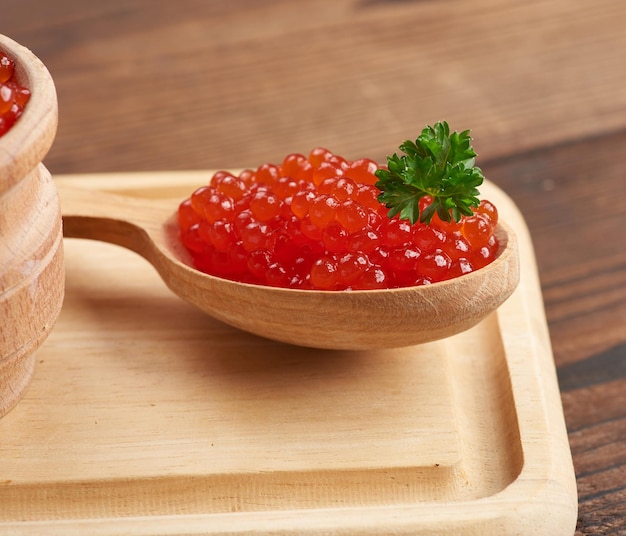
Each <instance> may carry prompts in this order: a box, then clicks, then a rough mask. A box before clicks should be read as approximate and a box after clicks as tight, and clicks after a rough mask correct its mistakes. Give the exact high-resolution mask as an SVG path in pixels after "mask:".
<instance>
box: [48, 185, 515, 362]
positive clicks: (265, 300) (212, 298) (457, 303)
mask: <svg viewBox="0 0 626 536" xmlns="http://www.w3.org/2000/svg"><path fill="white" fill-rule="evenodd" d="M58 190H59V195H60V197H61V208H62V212H63V221H64V236H66V237H76V238H89V239H96V240H101V241H104V242H110V243H113V244H118V245H120V246H123V247H125V248H128V249H131V250H133V251H135V252H137V253H138V254H140V255H141V256H143V257H145V258H146V259H147V260H148V261H149V262H150V263H151V264H152V265H153V266H154V267H155V268H156V270H157V271H158V272H159V274H160V275H161V277H162V279H163V281H164V282H165V283H166V284H167V286H168V287H169V288H170V289H171V290H172V291H173V292H175V293H176V294H177V295H178V296H180V297H181V298H182V299H184V300H186V301H188V302H190V303H192V304H194V305H195V306H197V307H199V308H200V309H201V310H203V311H204V312H206V313H208V314H210V315H211V316H213V317H215V318H217V319H219V320H221V321H223V322H225V323H227V324H230V325H232V326H235V327H238V328H240V329H242V330H245V331H248V332H251V333H255V334H257V335H261V336H263V337H267V338H269V339H274V340H277V341H282V342H286V343H291V344H297V345H300V346H309V347H315V348H327V349H348V350H357V349H368V348H392V347H401V346H409V345H414V344H420V343H424V342H428V341H433V340H436V339H441V338H444V337H448V336H451V335H454V334H456V333H459V332H461V331H464V330H466V329H468V328H470V327H472V326H474V325H475V324H477V323H478V322H479V321H480V320H481V319H483V318H484V317H486V316H487V315H488V314H489V313H490V312H492V311H494V310H495V309H496V308H497V307H498V306H499V305H500V304H502V303H503V302H504V300H506V298H508V297H509V295H510V294H511V293H512V292H513V290H514V289H515V287H516V286H517V284H518V281H519V266H518V254H517V243H516V239H515V236H514V234H513V232H512V230H511V229H510V228H509V227H508V226H507V225H505V224H502V223H500V224H498V227H497V229H496V235H497V237H498V239H499V241H500V249H499V252H498V255H497V258H496V259H495V260H494V261H493V262H492V263H491V264H489V265H488V266H487V267H485V268H483V269H481V270H478V271H476V272H472V273H470V274H467V275H465V276H463V277H459V278H455V279H453V280H449V281H444V282H441V283H436V284H433V285H426V286H419V287H410V288H401V289H390V290H371V291H361V290H360V291H315V290H293V289H282V288H273V287H266V286H261V285H251V284H245V283H237V282H234V281H229V280H226V279H221V278H219V277H214V276H211V275H207V274H204V273H202V272H200V271H198V270H196V269H195V268H193V267H192V264H191V259H190V256H189V254H188V253H187V251H186V250H185V248H184V247H183V246H182V244H181V243H180V241H179V239H178V225H177V223H176V214H175V211H176V209H177V207H178V201H176V200H174V201H171V202H164V201H163V200H154V199H142V198H137V197H127V196H123V195H118V194H111V193H105V192H101V191H95V190H86V189H80V188H77V187H74V186H67V185H64V184H63V183H62V182H61V184H59V185H58Z"/></svg>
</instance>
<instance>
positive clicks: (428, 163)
mask: <svg viewBox="0 0 626 536" xmlns="http://www.w3.org/2000/svg"><path fill="white" fill-rule="evenodd" d="M470 142H471V137H470V133H469V130H465V131H463V132H461V133H458V132H453V133H452V134H450V127H449V126H448V123H446V122H445V121H442V122H439V123H435V125H434V126H432V127H431V126H427V127H426V128H424V130H422V133H421V134H420V135H419V137H418V138H417V140H415V141H414V142H413V141H409V140H407V141H405V142H404V143H403V144H402V145H400V150H401V151H402V152H403V154H402V155H398V154H397V153H396V154H394V155H393V156H389V157H387V169H379V170H378V171H376V177H377V178H378V182H377V183H376V187H377V188H378V189H379V190H381V194H380V195H379V196H378V200H379V201H380V202H381V203H383V204H384V205H385V206H386V207H387V208H388V209H389V217H390V218H393V217H394V216H395V215H396V214H399V215H400V218H402V219H408V220H410V221H411V223H415V222H417V221H420V222H425V223H430V221H431V219H432V218H433V216H434V215H435V214H437V215H438V216H439V218H441V219H442V220H443V221H448V222H449V221H451V220H452V219H454V220H455V221H457V222H458V221H460V219H461V217H462V216H471V215H472V214H473V212H472V207H477V206H478V205H479V203H480V200H479V199H478V195H479V191H478V186H480V185H481V184H482V182H483V180H484V176H483V173H482V171H481V170H480V168H478V167H476V166H475V165H474V159H475V157H476V153H475V152H474V149H473V148H472V146H471V144H470ZM425 196H429V197H430V198H431V199H432V202H431V203H430V204H429V205H428V206H426V207H425V208H424V210H422V211H421V212H420V199H422V198H423V197H425Z"/></svg>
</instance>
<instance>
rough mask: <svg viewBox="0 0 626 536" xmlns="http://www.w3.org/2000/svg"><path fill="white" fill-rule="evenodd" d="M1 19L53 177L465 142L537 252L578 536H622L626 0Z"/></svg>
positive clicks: (448, 0)
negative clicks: (46, 99) (43, 111)
mask: <svg viewBox="0 0 626 536" xmlns="http://www.w3.org/2000/svg"><path fill="white" fill-rule="evenodd" d="M3 4H4V5H2V8H1V9H2V16H1V18H0V32H1V33H4V34H7V35H9V36H10V37H12V38H13V39H15V40H17V41H19V42H21V43H22V44H25V45H27V46H28V47H29V48H31V49H33V51H34V52H35V53H36V54H37V55H38V56H39V57H40V58H41V59H42V60H43V61H44V63H46V65H47V66H48V68H49V69H50V71H51V72H52V75H53V77H54V79H55V81H56V84H57V91H58V96H59V113H60V124H59V130H58V135H57V138H56V142H55V145H54V147H53V149H52V151H51V153H50V154H49V157H48V158H47V160H46V165H47V166H48V167H49V169H50V170H51V171H52V173H53V174H60V173H78V172H80V173H83V172H103V171H143V170H148V171H149V170H176V169H178V170H183V169H214V168H232V167H237V168H239V167H246V166H256V165H257V164H259V163H262V162H265V161H275V160H278V159H280V158H282V156H283V155H284V154H286V153H288V152H306V151H308V150H309V149H311V148H312V147H314V146H318V145H324V146H327V147H328V148H330V149H333V150H335V151H337V152H340V153H343V154H345V155H346V156H348V157H358V156H368V157H371V158H374V159H376V160H381V161H382V160H383V159H384V156H385V155H386V154H388V153H390V152H392V151H393V150H394V149H395V147H397V145H398V143H399V142H401V141H402V140H403V139H405V138H411V137H414V136H416V135H417V133H418V132H419V130H420V129H421V128H422V127H423V126H424V124H425V123H430V122H432V121H435V120H438V119H447V120H448V121H449V122H450V123H451V125H452V127H453V128H455V129H459V130H461V129H466V128H470V129H472V132H473V135H474V138H475V140H474V145H475V147H476V149H477V150H478V152H479V160H478V162H479V164H480V165H481V167H482V168H483V170H484V171H485V173H486V175H487V176H488V177H489V178H490V179H491V180H492V181H493V182H495V183H496V184H497V185H498V186H500V187H501V188H503V189H504V190H505V191H506V192H507V193H508V194H509V195H510V196H511V197H512V198H513V200H514V201H515V202H516V203H517V205H518V206H519V208H520V209H521V211H522V213H523V214H524V216H525V219H526V221H527V224H528V226H529V228H530V231H531V234H532V237H533V243H534V246H535V250H536V254H537V260H538V265H539V275H540V279H541V284H542V287H543V293H544V300H545V306H546V312H547V318H548V325H549V329H550V334H551V337H552V344H553V349H554V355H555V361H556V364H557V367H558V375H559V380H560V385H561V392H562V402H563V405H564V410H565V417H566V422H567V427H568V431H569V439H570V445H571V448H572V453H573V457H574V465H575V468H576V473H577V481H578V493H579V521H578V528H577V535H579V536H580V535H594V534H618V535H619V534H626V486H625V484H624V483H625V482H626V447H625V444H626V409H625V408H626V404H624V401H625V397H626V395H625V394H624V393H626V327H625V326H626V248H625V247H624V245H625V238H626V236H625V232H624V223H623V222H624V216H625V215H626V201H625V199H626V196H625V195H624V194H625V193H626V192H625V189H626V181H625V180H624V176H625V174H626V173H625V172H626V165H625V164H624V159H623V156H622V155H623V151H624V149H623V148H624V145H625V143H626V91H625V90H624V87H626V67H625V64H624V57H625V55H624V51H625V50H626V32H624V24H625V23H626V3H624V2H623V1H621V0H596V1H594V2H589V1H587V0H529V1H527V2H519V1H513V0H445V1H435V0H430V1H429V0H421V1H418V0H414V1H406V0H405V1H401V0H396V1H384V0H346V1H343V2H337V1H330V0H315V1H313V0H302V1H299V2H290V1H287V0H283V1H281V0H275V1H269V0H258V1H252V0H229V1H224V0H213V1H211V2H206V1H201V0H181V1H178V2H169V1H166V0H109V1H107V2H89V3H86V2H81V1H79V0H58V1H55V2H49V1H47V0H20V2H6V1H5V2H3Z"/></svg>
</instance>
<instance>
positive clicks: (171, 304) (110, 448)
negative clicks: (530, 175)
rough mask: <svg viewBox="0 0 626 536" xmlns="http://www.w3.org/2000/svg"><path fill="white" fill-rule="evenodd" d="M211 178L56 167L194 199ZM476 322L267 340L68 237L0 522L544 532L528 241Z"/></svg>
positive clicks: (561, 476)
mask: <svg viewBox="0 0 626 536" xmlns="http://www.w3.org/2000/svg"><path fill="white" fill-rule="evenodd" d="M209 177H210V175H209V174H208V173H198V172H188V173H186V172H178V173H156V174H153V173H151V174H123V175H97V176H80V177H79V176H72V177H70V176H66V177H58V178H57V181H66V182H69V183H73V184H80V185H82V186H84V187H86V188H94V189H98V188H100V189H106V190H110V191H118V192H123V193H126V194H129V195H141V196H146V197H167V198H170V197H172V198H174V199H176V201H173V204H172V211H174V210H175V209H176V206H177V201H180V200H182V199H183V198H184V197H186V196H188V195H189V194H190V193H191V192H192V191H193V189H194V188H195V187H197V186H199V185H201V184H204V183H205V182H207V181H208V179H209ZM483 193H484V196H485V197H487V198H489V199H491V200H492V201H494V202H495V203H496V204H497V205H498V206H499V208H500V213H501V216H502V217H503V218H504V219H506V221H508V223H509V224H511V225H512V226H513V227H514V229H515V230H516V232H517V234H518V237H519V242H520V250H521V251H520V253H521V259H522V274H521V283H520V286H519V288H518V289H517V290H516V291H515V293H514V294H513V296H512V297H511V298H510V299H509V300H508V301H507V302H506V303H505V304H504V305H503V306H502V307H501V308H500V309H499V310H498V311H497V313H496V314H494V315H492V316H491V317H489V318H488V319H487V320H485V321H484V322H482V323H481V324H480V325H478V326H477V327H475V328H474V329H472V330H470V331H468V332H465V333H463V334H461V335H458V336H456V337H453V338H450V339H446V340H443V341H439V342H436V343H431V344H427V345H424V346H420V347H410V348H404V349H399V350H390V351H371V352H330V351H321V350H312V349H302V348H297V347H293V346H288V345H283V344H279V343H274V342H272V341H268V340H264V339H261V338H258V337H255V336H253V335H249V334H246V333H242V332H240V331H237V330H236V329H234V328H231V327H229V326H226V325H224V324H222V323H220V322H218V321H216V320H213V319H211V318H209V317H207V316H205V315H203V314H202V313H200V312H198V311H197V310H195V309H194V308H192V307H191V306H189V305H187V304H185V303H183V302H182V301H180V300H179V299H178V298H177V297H176V296H174V295H173V294H171V293H170V291H169V290H167V288H166V287H165V285H164V284H163V283H162V282H161V281H160V280H159V278H158V276H157V274H156V272H155V271H154V269H153V268H152V267H151V266H150V265H149V264H148V263H147V262H146V261H145V260H143V259H142V258H141V257H139V256H137V255H136V254H134V253H132V252H129V251H126V250H123V249H121V248H119V247H117V246H112V245H109V244H101V243H96V242H88V241H83V240H67V239H66V241H65V246H66V269H67V289H66V299H65V304H64V308H63V311H62V313H61V317H60V320H59V322H58V324H57V325H56V327H55V328H54V330H53V332H52V334H51V335H50V337H49V339H48V340H47V341H46V343H45V344H44V346H43V347H42V348H41V349H40V351H39V352H38V354H37V369H36V373H35V376H34V378H33V381H32V384H31V386H30V388H29V390H28V392H27V394H26V396H25V398H24V399H23V400H22V401H21V402H20V403H19V404H18V406H17V407H16V408H15V409H14V410H13V411H12V412H11V413H9V414H8V415H7V416H6V417H5V418H4V419H2V420H1V421H0V533H1V534H7V533H8V534H16V535H22V534H25V535H26V534H28V535H34V534H37V535H39V534H46V535H63V536H71V535H84V534H89V535H100V534H111V535H121V534H142V535H144V534H177V535H180V534H263V533H274V534H276V533H279V534H293V535H305V534H315V535H317V534H331V533H332V534H416V533H419V534H437V535H443V534H450V535H452V534H453V535H459V534H472V535H481V536H484V535H498V536H502V535H506V534H524V535H525V534H531V533H532V534H550V535H551V536H556V535H561V534H563V535H571V534H573V533H574V530H575V523H576V514H577V495H576V485H575V478H574V471H573V468H572V461H571V455H570V451H569V446H568V441H567V434H566V430H565V426H564V421H563V414H562V408H561V401H560V396H559V391H558V385H557V381H556V375H555V369H554V363H553V359H552V353H551V347H550V340H549V335H548V332H547V328H546V321H545V317H544V311H543V304H542V298H541V292H540V287H539V282H538V278H537V273H536V268H535V260H534V256H533V250H532V246H531V242H530V238H529V235H528V231H527V228H526V225H525V223H524V221H523V219H522V217H521V216H520V214H519V212H518V211H517V209H516V207H515V206H514V204H513V203H512V202H511V200H510V199H509V198H508V197H507V196H506V195H504V194H503V193H502V192H501V191H500V190H498V189H497V188H496V187H494V186H493V185H492V184H486V185H485V187H484V190H483Z"/></svg>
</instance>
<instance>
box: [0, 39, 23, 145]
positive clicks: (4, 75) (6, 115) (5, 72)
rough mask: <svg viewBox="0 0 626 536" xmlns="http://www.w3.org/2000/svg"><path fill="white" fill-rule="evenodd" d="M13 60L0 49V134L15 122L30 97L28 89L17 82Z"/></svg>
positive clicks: (4, 132)
mask: <svg viewBox="0 0 626 536" xmlns="http://www.w3.org/2000/svg"><path fill="white" fill-rule="evenodd" d="M14 71H15V62H14V61H13V60H12V59H11V58H9V56H7V55H6V54H5V53H4V52H2V51H0V136H2V135H4V134H6V132H7V131H8V130H9V129H10V128H11V127H12V126H13V125H14V124H15V122H16V121H17V120H18V118H19V117H20V115H22V112H23V111H24V107H25V106H26V103H27V102H28V99H29V98H30V91H29V90H28V89H27V88H25V87H23V86H21V85H20V84H18V82H17V80H16V79H15V76H14V74H15V73H14Z"/></svg>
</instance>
